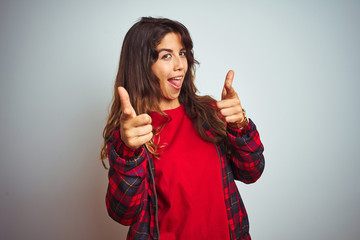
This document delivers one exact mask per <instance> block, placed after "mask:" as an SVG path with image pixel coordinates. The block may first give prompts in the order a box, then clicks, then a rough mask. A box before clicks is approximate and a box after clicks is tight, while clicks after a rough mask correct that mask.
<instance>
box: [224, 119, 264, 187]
mask: <svg viewBox="0 0 360 240" xmlns="http://www.w3.org/2000/svg"><path fill="white" fill-rule="evenodd" d="M227 131H228V138H229V141H230V144H231V160H232V166H233V167H232V169H233V173H234V177H235V178H236V179H237V180H240V181H242V182H244V183H253V182H256V180H258V179H259V178H260V176H261V174H262V172H263V170H264V166H265V160H264V155H263V151H264V147H263V145H262V143H261V141H260V136H259V133H258V131H257V130H256V126H255V124H254V123H253V122H252V121H251V120H250V119H249V124H248V125H247V126H246V127H244V128H242V129H236V128H232V127H230V126H229V125H228V126H227Z"/></svg>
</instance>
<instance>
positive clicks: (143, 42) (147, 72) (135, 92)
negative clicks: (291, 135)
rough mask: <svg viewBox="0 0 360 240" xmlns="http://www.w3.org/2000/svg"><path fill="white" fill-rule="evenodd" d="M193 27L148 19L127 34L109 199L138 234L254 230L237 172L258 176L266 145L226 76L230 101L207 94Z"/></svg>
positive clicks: (242, 233)
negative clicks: (200, 87) (201, 91)
mask: <svg viewBox="0 0 360 240" xmlns="http://www.w3.org/2000/svg"><path fill="white" fill-rule="evenodd" d="M192 49H193V44H192V40H191V38H190V34H189V32H188V30H187V29H186V27H185V26H183V25H182V24H181V23H179V22H176V21H172V20H169V19H159V18H142V19H141V20H140V21H139V22H137V23H136V24H135V25H134V26H133V27H131V29H130V30H129V31H128V33H127V34H126V36H125V39H124V42H123V46H122V50H121V56H120V63H119V70H118V74H117V77H116V82H115V87H114V97H113V103H112V107H111V111H110V115H109V119H108V122H107V125H106V127H105V129H104V140H105V141H104V146H103V148H102V152H101V158H102V160H104V159H105V158H108V159H109V162H110V169H109V186H108V191H107V195H106V206H107V210H108V213H109V215H110V216H111V217H112V218H113V219H114V220H115V221H118V222H119V223H121V224H124V225H130V229H129V233H128V239H159V238H160V239H162V240H164V239H186V240H191V239H197V240H198V239H207V240H208V239H216V240H218V239H242V240H243V239H250V235H249V225H248V218H247V214H246V211H245V207H244V205H243V203H242V200H241V197H240V195H239V192H238V190H237V188H236V185H235V182H234V179H237V180H240V181H242V182H244V183H252V182H255V181H256V180H257V179H258V178H259V177H260V175H261V173H262V171H263V169H264V158H263V154H262V152H263V146H262V144H261V141H260V138H259V134H258V132H257V130H256V127H255V125H254V123H253V122H252V121H251V120H250V119H249V120H248V119H247V118H246V116H245V114H244V113H245V112H244V111H243V109H242V107H241V104H240V100H239V98H238V95H237V94H236V92H235V90H234V89H233V88H232V81H233V77H234V73H233V71H229V73H228V74H227V76H226V80H225V84H224V88H223V91H222V100H221V101H216V100H215V99H213V98H211V97H209V96H198V95H197V94H196V92H197V89H196V87H195V85H194V74H195V64H196V63H197V62H196V60H195V59H194V56H193V50H192Z"/></svg>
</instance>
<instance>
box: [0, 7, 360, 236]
mask: <svg viewBox="0 0 360 240" xmlns="http://www.w3.org/2000/svg"><path fill="white" fill-rule="evenodd" d="M142 16H153V17H168V18H171V19H175V20H178V21H180V22H182V23H183V24H184V25H185V26H187V27H188V29H189V31H190V33H191V36H192V38H193V41H194V52H195V57H196V59H197V60H198V61H199V62H200V63H201V64H200V67H199V68H198V70H197V78H196V84H197V87H198V89H199V91H200V93H201V94H210V95H211V96H213V97H215V98H216V99H219V98H220V95H221V89H222V86H223V83H224V79H225V75H226V72H227V71H228V70H229V69H233V70H234V71H235V80H234V84H233V85H234V87H235V89H236V90H237V91H238V94H239V96H240V99H241V101H242V105H243V106H244V108H246V110H247V113H248V116H249V117H250V118H252V119H253V121H254V122H255V123H256V125H257V127H258V130H259V132H260V135H261V138H262V141H263V144H264V146H265V152H264V154H265V159H266V167H265V172H264V174H263V176H262V178H261V179H260V180H259V181H258V182H256V183H255V184H251V185H245V184H243V183H238V184H237V185H238V188H239V190H240V192H241V195H242V197H243V200H244V202H245V205H246V207H247V211H248V214H249V219H250V231H251V234H252V237H253V239H254V240H289V239H291V240H297V239H299V240H300V239H326V240H329V239H334V240H335V239H336V240H338V239H342V240H356V239H360V225H359V223H360V208H359V202H360V187H359V180H360V178H359V168H360V163H359V162H360V157H359V154H358V152H357V149H358V148H359V134H360V127H359V120H358V119H359V117H360V107H359V102H360V101H359V90H360V89H359V87H360V84H359V80H360V79H359V73H360V47H359V46H360V44H359V43H360V31H359V29H360V28H359V24H360V1H356V0H353V1H351V0H323V1H322V0H317V1H314V0H303V1H300V0H299V1H292V0H272V1H267V0H236V1H235V0H233V1H227V0H224V1H188V0H183V1H161V0H152V1H145V0H144V1H136V0H128V1H120V0H117V1H115V0H114V1H100V0H98V1H85V0H83V1H74V0H73V1H56V0H47V1H45V0H43V1H41V0H1V1H0V78H1V86H0V110H1V114H0V133H1V139H0V141H1V142H0V143H1V147H0V154H1V166H0V173H1V174H0V217H1V222H0V232H1V233H0V234H1V235H0V238H1V239H3V240H10V239H11V240H12V239H53V240H58V239H59V240H60V239H87V240H93V239H94V240H95V239H125V238H126V233H127V227H125V226H121V225H120V224H118V223H116V222H114V221H113V220H112V219H110V217H108V215H107V212H106V208H105V193H106V188H107V171H106V170H104V169H103V167H102V165H101V162H100V161H99V160H98V158H99V151H100V148H101V145H102V141H103V140H102V130H103V128H104V125H105V121H106V118H107V111H108V106H109V103H110V101H111V98H112V89H113V83H114V79H115V75H116V72H117V65H118V61H119V55H120V49H121V44H122V40H123V38H124V36H125V34H126V32H127V30H128V29H129V28H130V27H131V26H132V25H133V24H134V23H135V22H136V21H137V20H138V19H139V18H140V17H142Z"/></svg>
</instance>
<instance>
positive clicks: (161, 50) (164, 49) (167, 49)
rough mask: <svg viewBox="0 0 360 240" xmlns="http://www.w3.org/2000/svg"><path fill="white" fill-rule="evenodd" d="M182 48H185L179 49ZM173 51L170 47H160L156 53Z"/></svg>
mask: <svg viewBox="0 0 360 240" xmlns="http://www.w3.org/2000/svg"><path fill="white" fill-rule="evenodd" d="M184 50H186V48H182V49H180V51H184ZM164 51H165V52H174V51H173V50H172V49H169V48H162V49H160V50H159V51H158V53H160V52H164Z"/></svg>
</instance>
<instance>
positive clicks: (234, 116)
mask: <svg viewBox="0 0 360 240" xmlns="http://www.w3.org/2000/svg"><path fill="white" fill-rule="evenodd" d="M233 79H234V71H232V70H230V71H229V72H228V73H227V75H226V79H225V84H224V88H223V91H222V94H221V101H218V102H216V107H217V109H218V111H219V112H220V114H221V115H222V116H223V117H224V118H225V121H226V122H227V123H228V124H229V125H230V126H231V127H233V128H242V127H245V126H246V125H247V123H248V122H247V121H246V119H245V116H244V113H243V109H242V107H241V102H240V99H239V96H238V95H237V93H236V92H235V90H234V88H233V87H232V82H233Z"/></svg>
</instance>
